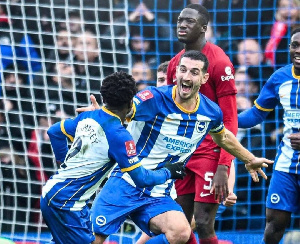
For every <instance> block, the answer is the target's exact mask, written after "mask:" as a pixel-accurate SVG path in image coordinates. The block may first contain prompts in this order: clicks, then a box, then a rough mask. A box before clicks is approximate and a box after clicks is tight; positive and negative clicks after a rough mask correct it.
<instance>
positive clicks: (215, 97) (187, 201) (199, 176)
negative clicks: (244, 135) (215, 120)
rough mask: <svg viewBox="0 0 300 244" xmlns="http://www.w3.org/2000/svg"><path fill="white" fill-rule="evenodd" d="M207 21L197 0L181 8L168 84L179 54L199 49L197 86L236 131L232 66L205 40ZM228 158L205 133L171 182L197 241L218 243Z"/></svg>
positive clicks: (173, 80) (224, 197)
mask: <svg viewBox="0 0 300 244" xmlns="http://www.w3.org/2000/svg"><path fill="white" fill-rule="evenodd" d="M208 21H209V13H208V12H207V10H206V8H204V7H203V6H201V5H200V4H190V5H188V6H187V7H186V8H184V9H183V10H182V11H181V13H180V15H179V17H178V21H177V36H178V40H179V41H180V42H182V43H184V48H185V49H184V50H182V51H181V52H180V53H178V54H177V55H176V56H175V57H174V58H172V59H171V61H170V64H169V66H168V73H167V79H168V84H169V85H170V84H174V83H175V84H176V80H177V79H176V77H175V73H176V66H177V65H178V63H179V60H180V57H181V55H182V54H183V53H184V52H186V51H189V50H198V51H201V52H202V53H203V54H205V55H206V56H207V59H208V61H209V67H208V71H207V72H208V73H209V79H208V81H207V83H206V84H205V85H203V86H201V88H200V89H201V90H200V92H201V93H202V94H204V95H205V96H207V97H208V98H209V99H211V100H212V101H214V102H216V103H217V104H218V105H219V106H220V108H221V110H222V112H223V116H224V118H223V121H224V124H225V126H226V128H227V129H228V130H230V131H231V132H232V133H233V134H236V132H237V113H236V111H237V107H236V97H235V94H236V88H235V82H234V69H233V65H232V63H231V62H230V60H229V58H228V57H227V56H226V54H225V53H224V51H223V50H222V49H221V48H220V47H218V46H216V45H214V44H212V43H210V42H208V41H206V40H205V32H206V30H207V24H208ZM232 159H233V157H232V155H230V154H228V153H227V152H226V151H225V150H223V149H220V147H218V145H216V143H214V142H213V140H212V138H211V136H209V135H208V136H207V137H206V138H205V139H204V141H203V143H201V145H200V147H199V148H197V150H196V151H195V152H194V153H193V155H192V157H191V159H190V160H189V162H188V164H187V165H186V173H187V176H186V177H185V178H184V179H183V180H179V181H176V183H175V186H176V191H177V195H178V197H177V202H178V203H179V204H180V205H181V206H182V208H183V211H184V213H185V214H186V217H187V219H188V220H189V222H191V221H192V216H193V214H194V216H195V220H196V229H197V232H198V236H199V239H200V243H205V244H215V243H218V239H217V236H216V233H215V230H214V223H215V216H216V212H217V210H218V207H219V203H220V202H222V200H223V199H226V197H227V195H228V183H227V182H228V180H227V178H228V176H227V174H228V172H229V168H230V166H231V162H232ZM212 189H215V192H212ZM229 196H230V198H231V197H233V196H234V193H233V192H229Z"/></svg>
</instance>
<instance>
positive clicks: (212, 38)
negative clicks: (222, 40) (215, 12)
mask: <svg viewBox="0 0 300 244" xmlns="http://www.w3.org/2000/svg"><path fill="white" fill-rule="evenodd" d="M205 39H206V40H207V41H209V42H211V43H216V42H217V40H216V33H215V29H214V27H213V26H212V21H209V22H208V25H207V30H206V32H205Z"/></svg>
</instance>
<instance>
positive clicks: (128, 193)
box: [92, 177, 183, 236]
mask: <svg viewBox="0 0 300 244" xmlns="http://www.w3.org/2000/svg"><path fill="white" fill-rule="evenodd" d="M172 210H175V211H180V212H183V211H182V208H181V207H180V205H179V204H177V203H176V202H175V201H174V200H173V199H172V198H171V197H169V196H166V197H150V196H149V195H146V194H144V193H142V192H140V191H139V190H137V189H136V188H135V187H133V186H131V185H130V184H129V183H127V182H126V181H125V180H123V179H121V178H119V177H110V178H109V180H108V181H107V182H106V184H105V185H104V187H103V189H102V190H101V192H100V194H99V195H98V196H97V197H96V199H95V200H94V202H93V206H92V222H93V230H94V232H95V233H96V234H100V235H105V236H108V235H111V234H114V233H116V232H117V231H118V230H119V229H120V227H121V225H122V224H123V222H124V221H125V220H126V217H127V216H129V217H130V218H131V219H132V221H133V222H134V223H135V224H136V225H137V226H138V227H139V228H140V229H141V230H142V231H144V232H145V233H146V234H147V235H149V236H153V235H155V234H154V233H152V232H151V231H150V230H149V221H150V219H151V218H153V217H155V216H157V215H159V214H162V213H164V212H167V211H172Z"/></svg>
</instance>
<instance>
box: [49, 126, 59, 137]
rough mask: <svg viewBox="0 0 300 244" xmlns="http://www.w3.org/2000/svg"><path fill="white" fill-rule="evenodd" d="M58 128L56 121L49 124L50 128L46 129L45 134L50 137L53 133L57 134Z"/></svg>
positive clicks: (53, 135)
mask: <svg viewBox="0 0 300 244" xmlns="http://www.w3.org/2000/svg"><path fill="white" fill-rule="evenodd" d="M59 128H60V125H59V123H56V124H54V125H52V126H50V128H49V129H48V130H47V134H48V136H49V138H50V139H51V138H53V137H55V135H56V134H57V129H59Z"/></svg>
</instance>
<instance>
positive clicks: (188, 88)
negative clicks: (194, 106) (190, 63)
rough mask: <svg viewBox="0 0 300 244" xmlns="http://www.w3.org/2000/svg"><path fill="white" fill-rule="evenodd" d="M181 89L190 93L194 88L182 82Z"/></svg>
mask: <svg viewBox="0 0 300 244" xmlns="http://www.w3.org/2000/svg"><path fill="white" fill-rule="evenodd" d="M181 89H182V91H183V92H184V93H189V92H191V90H192V86H189V85H187V84H182V85H181Z"/></svg>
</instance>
